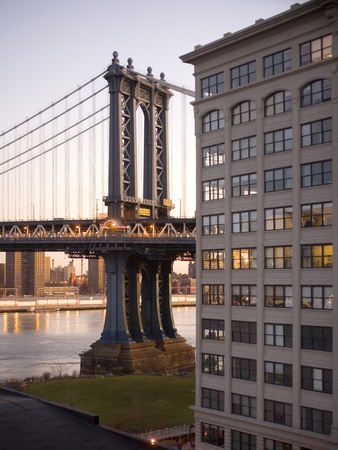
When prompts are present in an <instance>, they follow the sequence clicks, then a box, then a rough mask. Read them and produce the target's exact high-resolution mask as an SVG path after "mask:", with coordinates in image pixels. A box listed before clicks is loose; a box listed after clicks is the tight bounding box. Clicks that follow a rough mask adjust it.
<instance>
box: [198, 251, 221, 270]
mask: <svg viewBox="0 0 338 450" xmlns="http://www.w3.org/2000/svg"><path fill="white" fill-rule="evenodd" d="M224 261H225V256H224V250H203V251H202V264H203V267H202V268H203V270H220V269H224V267H225V262H224Z"/></svg>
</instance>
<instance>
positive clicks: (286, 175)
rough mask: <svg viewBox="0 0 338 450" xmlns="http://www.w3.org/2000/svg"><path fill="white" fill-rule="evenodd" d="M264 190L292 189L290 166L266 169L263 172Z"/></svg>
mask: <svg viewBox="0 0 338 450" xmlns="http://www.w3.org/2000/svg"><path fill="white" fill-rule="evenodd" d="M264 178H265V181H264V189H265V192H276V191H284V190H287V189H292V167H282V168H279V169H273V170H266V171H265V172H264Z"/></svg>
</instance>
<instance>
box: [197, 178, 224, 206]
mask: <svg viewBox="0 0 338 450" xmlns="http://www.w3.org/2000/svg"><path fill="white" fill-rule="evenodd" d="M224 194H225V187H224V178H219V179H218V180H209V181H203V184H202V201H204V202H210V201H213V200H221V199H222V198H224Z"/></svg>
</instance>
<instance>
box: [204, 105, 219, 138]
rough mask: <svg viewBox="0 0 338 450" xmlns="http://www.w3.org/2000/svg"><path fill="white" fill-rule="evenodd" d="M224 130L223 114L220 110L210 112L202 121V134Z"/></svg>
mask: <svg viewBox="0 0 338 450" xmlns="http://www.w3.org/2000/svg"><path fill="white" fill-rule="evenodd" d="M220 128H224V112H223V111H222V110H220V109H218V110H216V111H211V112H210V113H208V114H207V115H206V116H204V117H203V119H202V132H203V133H208V132H209V131H215V130H219V129H220Z"/></svg>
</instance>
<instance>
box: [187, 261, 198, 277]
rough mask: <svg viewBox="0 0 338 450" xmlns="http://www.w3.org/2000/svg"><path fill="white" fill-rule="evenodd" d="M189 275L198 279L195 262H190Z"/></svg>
mask: <svg viewBox="0 0 338 450" xmlns="http://www.w3.org/2000/svg"><path fill="white" fill-rule="evenodd" d="M188 275H189V277H190V278H196V263H195V261H191V262H189V264H188Z"/></svg>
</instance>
